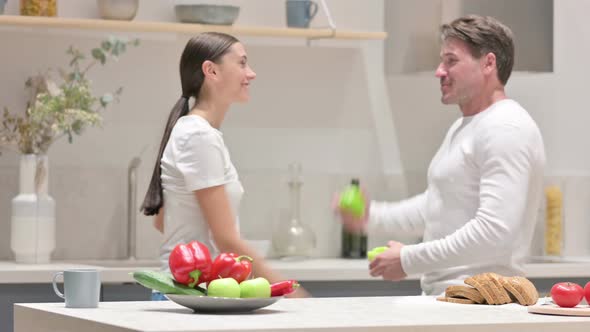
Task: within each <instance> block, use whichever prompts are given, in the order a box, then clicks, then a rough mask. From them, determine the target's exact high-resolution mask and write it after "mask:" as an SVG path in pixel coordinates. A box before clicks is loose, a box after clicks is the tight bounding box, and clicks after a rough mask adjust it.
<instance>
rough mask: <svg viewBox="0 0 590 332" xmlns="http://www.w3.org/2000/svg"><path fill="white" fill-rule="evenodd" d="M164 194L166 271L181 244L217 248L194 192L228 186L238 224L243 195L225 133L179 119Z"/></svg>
mask: <svg viewBox="0 0 590 332" xmlns="http://www.w3.org/2000/svg"><path fill="white" fill-rule="evenodd" d="M161 170H162V175H161V180H162V188H163V192H164V240H163V243H162V246H161V248H160V262H161V263H162V269H163V270H167V269H168V257H169V256H170V252H171V251H172V250H173V249H174V247H175V246H176V245H177V244H179V243H188V242H190V241H194V240H197V241H199V242H202V243H204V244H205V245H207V246H208V247H209V250H210V251H211V254H212V255H214V253H216V252H217V248H216V246H215V243H214V241H213V238H212V236H211V234H210V231H209V227H208V225H207V222H206V221H205V219H204V217H203V214H202V213H201V208H200V206H199V203H198V201H197V198H196V196H195V193H194V191H196V190H199V189H204V188H208V187H214V186H219V185H225V190H226V192H227V194H228V198H229V201H230V206H231V208H232V210H233V211H232V212H233V215H234V216H236V224H237V225H238V227H239V220H238V218H237V215H238V209H239V205H240V200H241V198H242V195H243V193H244V190H243V188H242V184H241V183H240V180H239V178H238V173H237V172H236V169H235V167H234V165H233V164H232V162H231V159H230V156H229V152H228V150H227V147H226V146H225V143H224V141H223V134H222V133H221V132H220V131H219V130H217V129H215V128H213V127H211V125H210V124H209V122H207V120H205V119H204V118H202V117H200V116H198V115H186V116H183V117H181V118H180V119H178V121H177V122H176V125H174V128H173V129H172V133H171V134H170V139H169V140H168V144H167V145H166V148H165V149H164V153H163V155H162V160H161Z"/></svg>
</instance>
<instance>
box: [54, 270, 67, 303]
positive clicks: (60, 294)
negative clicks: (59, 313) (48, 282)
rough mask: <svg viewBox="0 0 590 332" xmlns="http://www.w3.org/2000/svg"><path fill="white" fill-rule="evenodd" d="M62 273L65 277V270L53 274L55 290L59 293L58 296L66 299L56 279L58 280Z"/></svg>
mask: <svg viewBox="0 0 590 332" xmlns="http://www.w3.org/2000/svg"><path fill="white" fill-rule="evenodd" d="M60 275H61V276H62V277H63V275H64V273H63V272H57V273H55V274H54V275H53V291H54V292H55V294H57V296H59V297H61V298H62V299H64V300H65V297H64V295H63V293H62V292H60V291H59V289H57V283H56V281H57V277H59V276H60Z"/></svg>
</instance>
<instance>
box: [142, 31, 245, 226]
mask: <svg viewBox="0 0 590 332" xmlns="http://www.w3.org/2000/svg"><path fill="white" fill-rule="evenodd" d="M237 42H239V41H238V40H237V39H236V38H235V37H233V36H231V35H228V34H224V33H219V32H204V33H201V34H199V35H197V36H196V37H193V38H191V39H190V40H189V41H188V43H187V44H186V46H185V48H184V51H183V52H182V56H181V57H180V81H181V84H182V97H181V98H180V100H179V101H177V102H176V105H174V107H173V108H172V110H171V111H170V115H169V116H168V122H166V129H165V130H164V136H163V137H162V141H161V142H160V149H159V151H158V158H157V159H156V165H154V171H153V173H152V179H151V180H150V186H149V187H148V190H147V193H146V194H145V198H144V199H143V203H142V204H141V208H140V211H141V212H143V214H145V215H146V216H153V215H155V214H158V212H159V211H160V208H161V207H162V206H164V195H163V192H162V179H161V178H160V176H161V174H162V170H161V168H160V167H161V165H160V162H161V160H162V155H163V154H164V149H166V145H167V144H168V140H169V139H170V133H172V128H174V125H175V124H176V121H178V119H180V118H181V117H183V116H185V115H187V114H188V112H189V98H190V97H194V98H195V99H198V98H199V94H200V92H201V86H202V85H203V82H204V80H205V75H204V74H203V71H202V69H201V66H202V65H203V63H204V62H205V61H207V60H209V61H213V62H218V61H219V60H220V59H221V57H222V56H223V55H224V54H225V53H227V52H228V50H229V49H230V47H231V46H232V45H233V44H235V43H237Z"/></svg>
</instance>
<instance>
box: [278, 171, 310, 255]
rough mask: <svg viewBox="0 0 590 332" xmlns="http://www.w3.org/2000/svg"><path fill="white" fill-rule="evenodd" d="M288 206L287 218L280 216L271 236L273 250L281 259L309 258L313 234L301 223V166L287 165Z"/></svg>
mask: <svg viewBox="0 0 590 332" xmlns="http://www.w3.org/2000/svg"><path fill="white" fill-rule="evenodd" d="M289 173H290V179H289V194H290V206H289V213H288V215H287V216H281V217H280V218H281V219H280V220H279V222H278V225H277V227H276V228H275V231H274V235H273V248H274V250H275V252H276V254H277V255H278V256H279V257H280V258H281V259H287V260H297V259H305V258H309V257H310V256H311V254H312V252H313V250H314V249H315V247H316V239H315V234H314V233H313V231H312V230H311V228H310V227H309V226H307V225H305V224H304V223H302V222H301V219H300V216H301V214H300V213H301V206H300V203H301V186H302V185H303V181H302V179H301V164H299V163H292V164H290V165H289Z"/></svg>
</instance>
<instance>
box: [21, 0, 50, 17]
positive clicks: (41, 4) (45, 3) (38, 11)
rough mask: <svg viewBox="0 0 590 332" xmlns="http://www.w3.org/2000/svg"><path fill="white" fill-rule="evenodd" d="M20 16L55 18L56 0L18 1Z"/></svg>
mask: <svg viewBox="0 0 590 332" xmlns="http://www.w3.org/2000/svg"><path fill="white" fill-rule="evenodd" d="M20 14H21V15H25V16H56V15H57V0H20Z"/></svg>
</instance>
